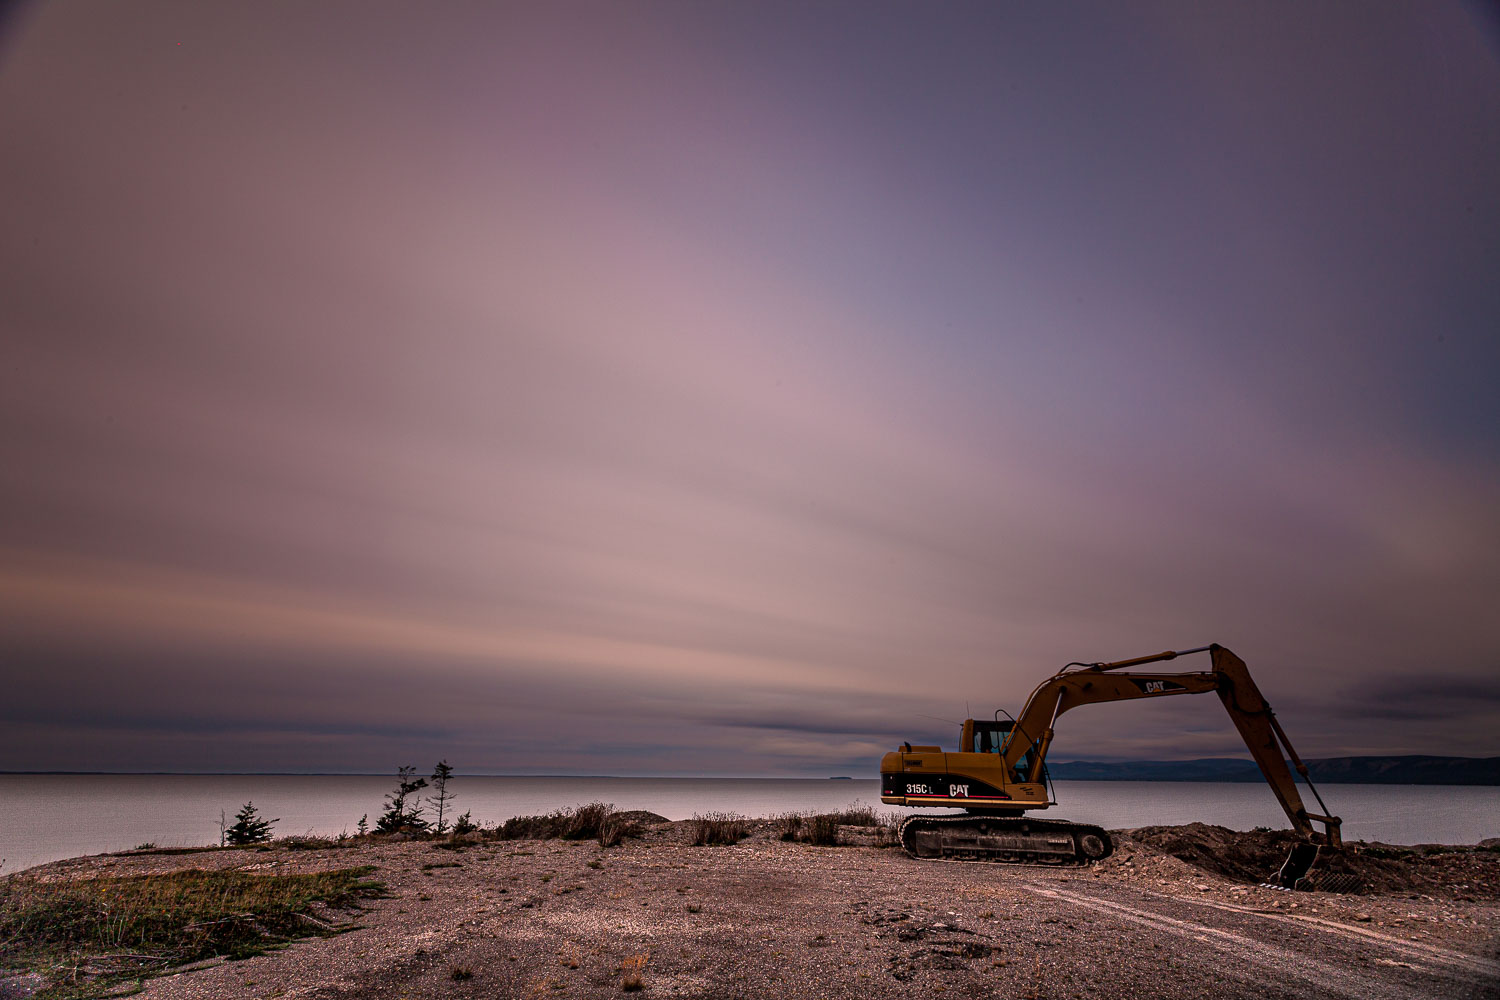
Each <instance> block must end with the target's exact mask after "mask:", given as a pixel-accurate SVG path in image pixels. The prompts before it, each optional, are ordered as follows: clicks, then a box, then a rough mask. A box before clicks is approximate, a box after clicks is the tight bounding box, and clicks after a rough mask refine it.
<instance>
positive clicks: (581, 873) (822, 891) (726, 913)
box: [45, 824, 1500, 1000]
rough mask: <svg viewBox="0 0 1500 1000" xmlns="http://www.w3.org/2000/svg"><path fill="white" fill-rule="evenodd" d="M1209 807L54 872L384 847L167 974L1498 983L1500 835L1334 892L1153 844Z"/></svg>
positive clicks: (362, 986)
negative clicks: (996, 844) (1378, 883)
mask: <svg viewBox="0 0 1500 1000" xmlns="http://www.w3.org/2000/svg"><path fill="white" fill-rule="evenodd" d="M1195 829H1197V830H1199V833H1198V834H1197V835H1194V834H1193V831H1194V830H1195ZM1215 829H1216V828H1206V827H1205V828H1169V829H1167V830H1166V831H1163V830H1161V829H1156V830H1147V831H1139V832H1138V833H1137V834H1136V835H1134V836H1132V835H1129V834H1124V835H1122V834H1119V833H1117V834H1116V841H1117V844H1118V847H1117V849H1116V852H1115V854H1114V855H1113V856H1112V857H1110V858H1109V859H1107V860H1106V861H1105V862H1103V863H1101V864H1099V865H1097V866H1095V867H1092V868H1088V869H1074V870H1053V869H1045V868H1035V867H1014V866H1003V865H989V864H972V863H942V862H936V863H935V862H927V861H917V860H913V859H911V858H908V857H907V856H905V855H904V854H903V853H901V852H900V851H899V850H893V849H889V848H878V847H838V848H827V847H812V846H808V845H805V844H788V843H781V842H779V841H777V840H774V839H773V838H772V833H771V831H770V830H769V829H764V828H763V829H760V830H759V831H758V832H757V833H756V834H755V835H754V836H753V837H752V838H751V839H749V840H747V841H744V842H742V843H740V844H737V845H734V846H730V847H694V846H691V845H690V844H688V843H687V841H686V838H685V836H684V833H685V831H684V828H683V824H661V825H657V826H654V827H652V828H651V829H649V830H648V832H647V833H646V835H645V836H644V837H643V838H642V839H639V840H630V841H627V842H626V843H625V844H624V845H622V846H620V847H616V848H611V849H608V850H603V849H601V848H600V847H599V846H598V845H597V844H595V843H592V842H580V843H571V842H562V841H508V842H486V843H483V844H481V845H479V846H476V847H472V848H468V849H466V850H463V851H457V852H455V851H451V850H446V849H441V848H438V847H436V846H434V845H433V844H432V843H428V842H419V841H411V842H404V843H381V844H368V845H361V846H359V847H356V848H352V849H351V848H344V849H328V850H320V851H287V850H282V849H277V850H271V851H245V850H239V851H220V852H212V853H208V854H193V855H133V856H119V857H105V858H95V859H79V860H76V861H71V862H60V863H58V864H56V865H51V866H48V867H47V868H46V869H45V872H46V873H47V874H48V875H49V876H50V877H77V876H79V875H84V874H92V873H95V872H98V871H100V870H109V871H111V872H114V873H120V874H123V873H125V872H138V871H163V870H172V869H177V868H183V867H204V868H221V867H234V868H241V869H249V870H260V871H267V872H291V871H308V870H315V869H322V868H331V867H346V866H351V865H358V864H373V865H375V866H376V867H377V869H378V871H377V873H376V876H375V877H377V878H380V879H382V880H384V881H385V882H386V883H387V884H388V885H389V886H390V888H391V891H392V893H393V895H392V897H391V898H389V899H384V900H377V901H373V902H371V903H370V904H369V907H368V909H367V910H365V912H363V913H361V914H358V915H356V916H355V917H354V919H355V920H357V923H358V924H359V925H360V927H361V928H362V929H359V930H354V931H351V932H350V933H346V934H342V935H339V936H336V937H331V938H322V939H313V940H309V941H306V942H302V943H299V944H296V945H294V946H292V947H290V948H288V949H286V950H284V951H280V952H276V953H272V954H268V955H264V956H261V957H257V958H253V959H249V960H246V961H241V962H217V963H211V964H209V965H208V966H206V967H203V968H199V969H197V970H195V971H191V972H186V973H181V974H177V975H173V976H169V977H165V978H161V979H156V980H152V981H149V982H148V983H147V984H146V988H145V991H144V996H146V997H149V998H152V1000H188V998H219V997H256V998H272V997H288V998H289V997H303V998H316V1000H335V998H340V1000H342V998H391V1000H398V998H401V1000H417V998H429V997H430V998H455V1000H460V998H487V1000H488V998H502V997H541V996H556V997H596V996H610V995H620V994H621V993H622V983H623V982H624V979H625V976H626V970H627V968H629V967H639V968H640V970H641V982H642V984H643V989H642V995H646V996H664V997H665V996H671V997H698V998H738V997H745V998H750V997H767V996H774V997H798V998H818V997H912V996H932V995H936V994H942V993H949V994H953V995H956V996H962V997H970V996H973V997H1007V998H1068V997H1090V998H1092V997H1100V998H1114V997H1119V998H1124V997H1138V996H1151V997H1173V998H1175V997H1182V998H1187V997H1202V996H1215V997H1255V998H1257V1000H1275V998H1283V997H1314V996H1316V997H1320V998H1350V1000H1382V998H1398V997H1401V998H1405V997H1445V998H1449V997H1451V998H1461V997H1500V922H1497V916H1500V854H1497V853H1495V852H1492V851H1475V852H1469V853H1465V854H1460V855H1452V854H1449V855H1442V856H1435V857H1434V858H1433V859H1430V863H1429V860H1419V861H1415V862H1412V863H1411V864H1410V865H1408V867H1414V868H1415V867H1424V866H1425V867H1424V870H1423V871H1422V872H1421V873H1419V874H1420V877H1414V878H1413V879H1411V880H1410V883H1409V884H1408V885H1406V886H1405V887H1404V888H1403V889H1402V891H1394V890H1391V889H1389V888H1387V889H1386V890H1385V891H1381V892H1378V893H1375V894H1367V895H1354V896H1339V895H1332V894H1328V893H1319V892H1312V893H1288V892H1284V891H1279V890H1273V889H1265V888H1260V887H1258V886H1257V885H1254V884H1247V883H1245V882H1241V881H1235V880H1234V879H1232V878H1229V877H1225V876H1224V875H1220V874H1217V873H1215V872H1211V871H1209V870H1206V869H1205V868H1204V867H1201V866H1200V865H1199V864H1190V863H1188V862H1187V861H1184V860H1180V859H1179V858H1177V857H1174V856H1172V854H1171V853H1166V852H1165V851H1164V850H1162V849H1160V848H1159V847H1157V846H1153V841H1156V842H1158V843H1162V842H1167V843H1169V844H1175V845H1176V848H1177V850H1178V852H1179V853H1183V854H1191V852H1190V851H1186V850H1182V845H1183V844H1184V843H1188V844H1192V845H1197V846H1199V847H1203V845H1204V844H1205V843H1207V847H1205V848H1203V850H1204V852H1205V853H1206V854H1207V855H1209V856H1215V855H1218V856H1220V857H1221V858H1222V857H1227V856H1228V855H1229V854H1231V853H1233V852H1232V851H1231V850H1229V849H1228V848H1226V847H1225V846H1224V844H1222V843H1219V844H1217V845H1216V842H1215V841H1214V838H1215V837H1219V838H1220V839H1221V840H1222V839H1224V838H1228V840H1229V841H1230V842H1231V843H1232V842H1235V841H1237V840H1238V839H1239V838H1235V837H1234V836H1233V835H1229V834H1228V832H1227V831H1221V832H1219V833H1214V832H1213V831H1214V830H1215ZM1184 830H1187V831H1189V833H1188V834H1187V835H1184V834H1183V833H1182V831H1184ZM1202 831H1207V832H1202ZM849 832H850V833H853V832H854V831H852V830H850V831H849ZM1174 838H1175V839H1174ZM1168 849H1171V847H1170V846H1169V848H1168ZM1444 857H1446V858H1447V859H1448V860H1443V858H1444ZM1200 860H1201V859H1200ZM1376 860H1379V861H1380V863H1381V864H1385V863H1386V861H1387V860H1388V859H1383V858H1377V859H1376ZM434 866H436V867H434ZM326 916H328V917H329V919H333V920H338V919H342V917H341V915H339V914H327V915H326Z"/></svg>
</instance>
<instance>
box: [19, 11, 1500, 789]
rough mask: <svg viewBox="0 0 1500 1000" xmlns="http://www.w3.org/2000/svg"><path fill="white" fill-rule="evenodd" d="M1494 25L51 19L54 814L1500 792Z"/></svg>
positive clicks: (38, 748)
mask: <svg viewBox="0 0 1500 1000" xmlns="http://www.w3.org/2000/svg"><path fill="white" fill-rule="evenodd" d="M1497 25H1500V22H1497V21H1495V20H1494V19H1492V18H1490V16H1489V15H1488V14H1487V13H1486V12H1485V10H1484V8H1482V7H1480V6H1479V5H1477V4H1476V5H1473V6H1465V5H1462V4H1453V3H1441V2H1431V3H1427V2H1424V3H1416V2H1413V3H1407V4H1401V3H1395V4H1379V5H1374V6H1370V5H1364V4H1337V3H1327V4H1316V5H1307V4H1300V3H1291V4H1286V5H1277V4H1255V5H1224V4H1212V5H1204V4H1197V3H1181V4H1163V5H1152V4H1134V5H1128V6H1127V5H1120V4H1113V3H1108V4H1084V5H1079V6H1071V5H1067V4H1041V5H1038V4H1019V3H1018V4H1007V3H985V4H976V5H968V4H962V3H945V4H940V5H930V4H908V3H894V4H881V3H868V2H859V3H850V4H834V3H819V4H811V5H810V4H806V3H802V2H796V3H786V4H771V3H762V2H756V3H744V4H727V3H711V4H701V3H693V2H686V0H684V2H652V0H648V2H641V3H630V4H620V3H613V2H609V3H599V4H589V5H579V4H570V3H547V4H539V3H516V4H512V5H503V4H494V5H469V4H458V3H452V4H392V5H379V4H373V3H369V2H364V0H360V2H354V3H348V4H341V3H331V2H318V3H303V2H296V3H283V4H276V3H269V2H258V3H253V4H233V5H224V4H202V3H197V2H183V3H180V4H177V3H148V2H135V3H130V4H99V3H85V2H76V3H55V4H51V3H42V4H34V5H31V6H25V7H21V8H19V9H17V10H15V11H13V12H12V13H11V15H10V16H9V19H8V20H6V21H4V22H0V220H3V222H0V337H3V344H4V347H3V354H0V680H3V686H4V694H3V697H0V769H103V770H132V769H143V770H190V771H199V770H235V771H244V770H250V771H342V770H351V771H386V770H389V769H390V768H392V767H394V766H395V765H397V764H401V763H409V762H411V763H417V764H418V765H422V764H423V763H424V762H430V761H432V760H436V759H437V758H438V757H440V756H446V757H447V758H448V759H449V760H451V761H453V762H454V763H455V764H456V765H457V766H458V767H459V769H460V771H467V772H478V771H489V772H498V773H536V772H552V773H572V774H578V773H585V774H793V775H797V774H802V775H823V774H855V775H859V776H873V774H874V772H875V769H876V765H877V762H878V757H879V754H880V753H881V752H883V751H884V750H885V749H888V748H889V747H890V746H892V745H894V743H896V742H897V741H899V740H903V739H912V740H917V741H939V740H941V741H942V742H943V743H944V744H945V745H946V744H951V743H952V742H953V737H954V730H953V727H952V726H951V725H950V724H949V722H947V721H943V720H958V719H961V718H963V717H964V715H965V714H966V713H971V714H974V715H977V716H982V717H984V716H988V715H990V713H992V712H993V711H994V710H995V709H996V708H1005V709H1007V710H1010V711H1012V712H1014V711H1016V710H1018V709H1019V708H1020V705H1021V703H1022V702H1023V701H1024V699H1025V696H1026V695H1027V694H1028V693H1029V691H1030V690H1031V688H1032V687H1033V686H1034V685H1035V684H1036V683H1037V682H1038V681H1040V680H1041V679H1042V678H1043V677H1045V676H1046V675H1047V674H1049V673H1051V672H1052V671H1053V670H1055V669H1056V668H1058V667H1059V666H1061V665H1062V664H1063V663H1065V662H1067V661H1070V660H1084V661H1093V660H1101V659H1102V660H1110V659H1120V658H1125V657H1129V656H1135V655H1139V654H1143V653H1148V652H1155V651H1158V650H1162V649H1168V648H1185V647H1189V646H1198V645H1202V644H1205V643H1209V642H1220V643H1223V644H1225V645H1227V646H1229V647H1231V648H1232V649H1234V650H1235V651H1236V652H1238V653H1239V654H1240V655H1241V656H1243V657H1244V658H1245V659H1246V661H1247V662H1248V663H1249V664H1250V667H1251V670H1252V672H1254V674H1255V675H1256V677H1257V679H1258V680H1259V681H1260V683H1261V686H1262V688H1263V689H1264V691H1265V693H1266V695H1267V697H1268V698H1269V699H1270V701H1271V703H1272V704H1273V705H1274V706H1276V708H1277V710H1278V712H1279V714H1280V715H1281V717H1282V719H1283V721H1284V723H1285V725H1286V728H1287V730H1288V732H1289V734H1290V735H1291V736H1292V738H1293V740H1294V741H1295V742H1296V743H1297V745H1298V748H1299V750H1301V751H1302V752H1303V754H1304V756H1314V757H1317V756H1330V755H1340V754H1370V753H1381V754H1383V753H1437V754H1450V753H1451V754H1474V755H1495V754H1500V737H1497V735H1496V734H1497V732H1500V613H1497V611H1496V608H1497V607H1500V516H1497V515H1500V398H1497V391H1496V388H1497V381H1500V380H1497V376H1500V335H1497V331H1500V278H1497V275H1500V27H1497ZM1185 665H1186V666H1187V667H1188V668H1190V669H1191V668H1194V667H1199V666H1206V660H1200V661H1198V662H1196V663H1195V662H1193V661H1186V663H1185ZM1241 749H1242V748H1241ZM1236 752H1237V743H1236V738H1235V736H1234V733H1233V730H1232V729H1231V728H1230V726H1229V724H1228V722H1227V719H1226V718H1225V717H1224V716H1223V713H1222V710H1221V709H1220V707H1219V705H1218V703H1217V701H1216V700H1215V699H1196V698H1194V699H1165V700H1162V701H1158V702H1152V703H1149V704H1130V705H1116V706H1096V707H1091V708H1087V709H1082V710H1080V711H1079V712H1077V713H1075V714H1073V715H1070V716H1067V717H1065V718H1064V719H1063V720H1062V722H1061V723H1060V726H1059V735H1058V738H1057V742H1056V744H1055V747H1054V753H1055V757H1056V759H1064V760H1066V759H1131V758H1138V759H1139V758H1151V759H1170V758H1177V757H1198V756H1218V755H1233V754H1235V753H1236Z"/></svg>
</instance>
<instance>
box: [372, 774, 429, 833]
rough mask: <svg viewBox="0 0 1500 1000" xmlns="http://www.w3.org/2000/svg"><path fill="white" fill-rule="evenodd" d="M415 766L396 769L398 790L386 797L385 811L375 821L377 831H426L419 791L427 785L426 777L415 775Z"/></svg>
mask: <svg viewBox="0 0 1500 1000" xmlns="http://www.w3.org/2000/svg"><path fill="white" fill-rule="evenodd" d="M416 773H417V769H416V768H415V767H410V766H407V767H400V768H397V769H396V790H395V791H394V792H392V793H391V794H389V795H387V796H386V797H385V812H384V813H382V814H381V816H380V819H378V820H376V821H375V832H376V833H426V832H427V821H426V820H425V819H423V818H422V800H421V799H419V798H418V797H417V793H418V792H419V791H421V790H422V789H424V788H426V787H427V779H426V778H418V777H415V775H416Z"/></svg>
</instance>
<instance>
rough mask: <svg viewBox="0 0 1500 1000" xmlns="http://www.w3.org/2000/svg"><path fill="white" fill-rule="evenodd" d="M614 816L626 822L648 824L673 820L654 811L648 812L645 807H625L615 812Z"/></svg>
mask: <svg viewBox="0 0 1500 1000" xmlns="http://www.w3.org/2000/svg"><path fill="white" fill-rule="evenodd" d="M614 816H615V819H618V820H623V821H624V822H626V823H643V824H645V825H647V826H659V825H661V824H662V823H670V822H672V821H671V820H669V819H667V817H665V816H659V815H657V814H656V813H654V812H647V811H646V810H645V809H624V810H621V811H620V812H617V813H615V814H614Z"/></svg>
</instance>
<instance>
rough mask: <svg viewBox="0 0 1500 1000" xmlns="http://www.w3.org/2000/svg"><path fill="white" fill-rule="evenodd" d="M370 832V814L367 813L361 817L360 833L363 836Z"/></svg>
mask: <svg viewBox="0 0 1500 1000" xmlns="http://www.w3.org/2000/svg"><path fill="white" fill-rule="evenodd" d="M369 832H370V814H369V813H365V814H364V815H363V816H361V817H360V818H359V835H360V836H361V837H363V836H364V835H365V834H367V833H369Z"/></svg>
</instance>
